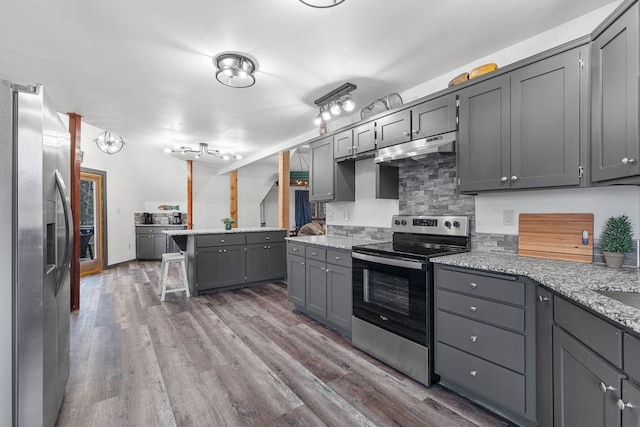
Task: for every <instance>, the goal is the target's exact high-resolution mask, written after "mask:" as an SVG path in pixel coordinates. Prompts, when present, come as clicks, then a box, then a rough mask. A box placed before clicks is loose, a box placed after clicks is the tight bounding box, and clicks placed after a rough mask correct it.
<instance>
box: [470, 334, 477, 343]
mask: <svg viewBox="0 0 640 427" xmlns="http://www.w3.org/2000/svg"><path fill="white" fill-rule="evenodd" d="M469 338H470V339H471V342H476V341H478V337H477V336H475V335H471V336H470V337H469Z"/></svg>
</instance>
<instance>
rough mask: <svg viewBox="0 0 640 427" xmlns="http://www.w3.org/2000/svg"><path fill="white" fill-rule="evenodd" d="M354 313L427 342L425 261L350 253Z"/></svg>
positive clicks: (403, 335)
mask: <svg viewBox="0 0 640 427" xmlns="http://www.w3.org/2000/svg"><path fill="white" fill-rule="evenodd" d="M352 257H353V315H354V316H355V317H357V318H359V319H361V320H364V321H366V322H369V323H372V324H374V325H376V326H378V327H380V328H383V329H385V330H387V331H389V332H392V333H395V334H396V335H400V336H402V337H404V338H406V339H408V340H411V341H413V342H416V343H418V344H422V345H424V346H426V345H427V310H428V309H429V304H427V301H428V298H429V297H430V293H431V291H430V290H429V287H430V286H431V280H429V274H430V272H429V271H428V270H429V268H428V267H429V265H430V263H428V262H422V261H414V260H406V259H397V258H387V257H383V256H377V255H369V254H363V253H358V252H355V251H354V252H353V254H352Z"/></svg>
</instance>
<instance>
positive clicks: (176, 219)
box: [173, 212, 182, 224]
mask: <svg viewBox="0 0 640 427" xmlns="http://www.w3.org/2000/svg"><path fill="white" fill-rule="evenodd" d="M173 223H174V224H182V214H181V213H180V212H174V213H173Z"/></svg>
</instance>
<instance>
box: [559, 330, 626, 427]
mask: <svg viewBox="0 0 640 427" xmlns="http://www.w3.org/2000/svg"><path fill="white" fill-rule="evenodd" d="M553 345H554V350H553V355H554V403H555V405H554V414H555V416H554V420H555V422H554V425H555V426H556V427H561V426H562V427H570V426H581V427H588V426H593V427H614V426H620V422H621V416H620V410H619V409H618V407H617V401H618V399H620V397H621V396H620V388H621V386H622V379H623V378H624V375H623V374H622V373H620V372H619V371H618V370H616V369H615V368H613V367H612V366H611V365H609V364H608V363H606V361H604V360H603V359H602V358H600V357H598V355H597V354H596V353H595V352H594V351H592V350H590V349H589V348H588V347H586V346H585V345H583V344H582V343H580V341H578V340H577V339H575V338H574V337H572V336H571V335H569V334H568V333H566V332H565V331H563V330H562V329H560V328H559V327H557V326H554V329H553Z"/></svg>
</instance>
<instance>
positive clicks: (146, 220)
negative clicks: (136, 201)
mask: <svg viewBox="0 0 640 427" xmlns="http://www.w3.org/2000/svg"><path fill="white" fill-rule="evenodd" d="M142 221H143V224H153V214H152V213H149V212H143V213H142Z"/></svg>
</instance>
